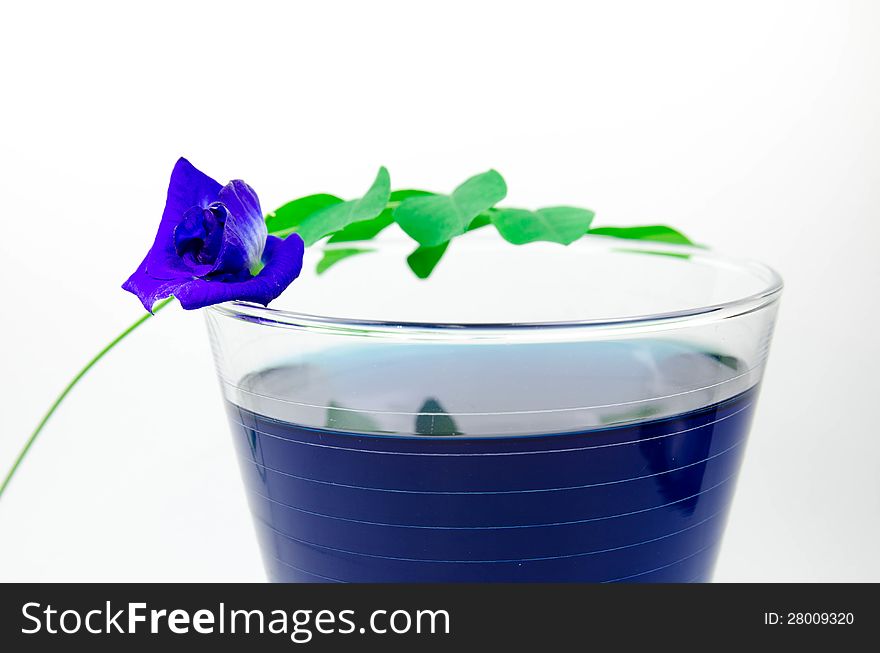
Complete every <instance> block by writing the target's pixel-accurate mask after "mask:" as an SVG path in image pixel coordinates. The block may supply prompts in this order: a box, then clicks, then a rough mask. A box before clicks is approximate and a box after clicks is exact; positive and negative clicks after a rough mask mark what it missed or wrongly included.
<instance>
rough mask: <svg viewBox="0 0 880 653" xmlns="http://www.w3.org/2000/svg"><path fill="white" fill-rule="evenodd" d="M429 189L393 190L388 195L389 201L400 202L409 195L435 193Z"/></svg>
mask: <svg viewBox="0 0 880 653" xmlns="http://www.w3.org/2000/svg"><path fill="white" fill-rule="evenodd" d="M436 194H437V193H432V192H431V191H429V190H419V189H417V188H404V189H402V190H393V191H391V195H390V196H389V197H388V201H389V202H402V201H403V200H406V199H409V198H410V197H426V196H428V195H436Z"/></svg>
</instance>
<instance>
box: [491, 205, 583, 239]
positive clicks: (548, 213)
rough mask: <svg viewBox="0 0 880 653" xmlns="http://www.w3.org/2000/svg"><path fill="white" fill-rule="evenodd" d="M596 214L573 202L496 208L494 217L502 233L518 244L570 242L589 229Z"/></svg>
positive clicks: (493, 220)
mask: <svg viewBox="0 0 880 653" xmlns="http://www.w3.org/2000/svg"><path fill="white" fill-rule="evenodd" d="M594 215H595V214H594V213H593V212H592V211H590V210H587V209H578V208H574V207H572V206H551V207H548V208H545V209H538V210H537V211H527V210H526V209H496V210H494V211H492V212H491V214H490V217H491V219H492V222H493V223H494V224H495V227H496V228H497V229H498V232H499V233H500V234H501V236H502V237H503V238H504V240H506V241H507V242H509V243H513V244H514V245H524V244H525V243H533V242H535V241H539V240H543V241H548V242H551V243H560V244H562V245H568V244H569V243H573V242H574V241H576V240H577V239H578V238H580V237H581V236H583V235H584V234H585V233H587V229H589V228H590V223H591V222H592V221H593V216H594Z"/></svg>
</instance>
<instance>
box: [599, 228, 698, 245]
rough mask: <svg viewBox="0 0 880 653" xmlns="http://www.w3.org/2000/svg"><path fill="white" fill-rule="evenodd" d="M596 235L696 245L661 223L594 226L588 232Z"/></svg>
mask: <svg viewBox="0 0 880 653" xmlns="http://www.w3.org/2000/svg"><path fill="white" fill-rule="evenodd" d="M588 233H590V234H593V235H596V236H612V237H614V238H627V239H630V240H651V241H656V242H660V243H673V244H676V245H696V243H694V242H693V241H692V240H691V239H690V238H688V237H687V236H685V235H684V234H683V233H681V232H680V231H678V230H676V229H673V228H672V227H667V226H666V225H662V224H655V225H645V226H642V227H596V228H594V229H590V231H589V232H588Z"/></svg>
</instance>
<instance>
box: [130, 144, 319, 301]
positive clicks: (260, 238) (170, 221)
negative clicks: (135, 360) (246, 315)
mask: <svg viewBox="0 0 880 653" xmlns="http://www.w3.org/2000/svg"><path fill="white" fill-rule="evenodd" d="M302 259H303V240H302V238H300V237H299V236H298V235H296V234H293V235H291V236H289V237H288V238H286V239H284V240H282V239H280V238H276V237H275V236H269V235H268V233H267V231H266V222H265V220H264V219H263V212H262V210H261V209H260V200H259V199H258V198H257V194H256V193H255V192H254V190H253V189H252V188H251V187H250V186H248V185H247V184H246V183H244V182H243V181H240V180H233V181H230V182H229V183H228V184H226V185H225V186H221V185H220V184H219V183H217V182H216V181H214V180H213V179H211V178H210V177H208V176H207V175H205V174H204V173H202V172H201V171H199V170H197V169H196V168H195V167H194V166H193V165H192V164H191V163H190V162H189V161H187V160H186V159H183V158H181V159H179V160H178V161H177V163H176V164H175V166H174V170H173V171H172V172H171V182H170V183H169V185H168V199H167V200H166V201H165V212H164V213H163V214H162V221H161V222H160V223H159V231H158V233H157V234H156V240H155V241H154V242H153V246H152V247H151V248H150V251H149V252H147V256H146V258H144V260H143V262H142V263H141V264H140V266H138V269H137V270H136V271H135V273H134V274H132V275H131V277H129V279H128V281H126V282H125V283H124V284H123V285H122V287H123V289H125V290H127V291H129V292H131V293H134V294H135V295H137V297H138V299H140V300H141V303H142V304H143V305H144V308H146V309H147V310H148V311H152V309H153V305H154V304H155V303H156V302H157V301H158V300H160V299H163V298H165V297H169V296H171V295H174V296H175V297H177V299H178V301H179V302H180V305H181V306H183V308H185V309H194V308H203V307H205V306H210V305H211V304H219V303H221V302H226V301H231V300H241V301H249V302H255V303H257V304H263V305H264V306H265V305H266V304H268V303H269V302H270V301H272V300H273V299H275V298H276V297H278V295H280V294H281V293H282V292H283V291H284V289H285V288H287V286H289V285H290V284H291V282H292V281H293V280H294V279H296V278H297V277H298V276H299V273H300V271H301V270H302ZM261 261H262V263H263V264H264V267H263V269H262V270H260V271H259V272H258V273H257V274H256V275H253V274H252V270H254V269H255V268H256V267H257V266H258V265H259V263H260V262H261Z"/></svg>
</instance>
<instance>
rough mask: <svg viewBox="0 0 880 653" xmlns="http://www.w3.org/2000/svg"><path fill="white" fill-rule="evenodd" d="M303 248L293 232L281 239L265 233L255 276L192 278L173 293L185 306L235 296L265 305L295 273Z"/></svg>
mask: <svg viewBox="0 0 880 653" xmlns="http://www.w3.org/2000/svg"><path fill="white" fill-rule="evenodd" d="M304 248H305V246H304V244H303V240H302V238H300V237H299V235H297V234H291V235H290V236H288V237H287V238H286V239H284V240H281V239H280V238H276V237H275V236H269V237H268V239H267V240H266V248H265V251H264V253H263V262H264V263H265V267H264V268H263V269H262V270H260V273H259V274H257V276H255V277H251V278H250V279H246V280H244V281H219V280H210V279H194V280H192V281H189V282H187V283H184V284H182V285H181V286H180V287H179V288H178V289H177V290H176V291H174V296H175V297H177V299H178V300H179V301H180V305H181V306H182V307H183V308H185V309H187V310H192V309H196V308H204V307H205V306H210V305H212V304H220V303H222V302H228V301H236V300H237V301H245V302H254V303H256V304H262V305H263V306H265V305H266V304H268V303H269V302H270V301H272V300H273V299H275V298H276V297H278V295H280V294H281V293H282V292H284V290H285V289H286V288H287V286H289V285H290V284H291V283H292V282H293V280H294V279H296V278H297V277H298V276H299V273H300V272H301V271H302V263H303V252H304Z"/></svg>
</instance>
